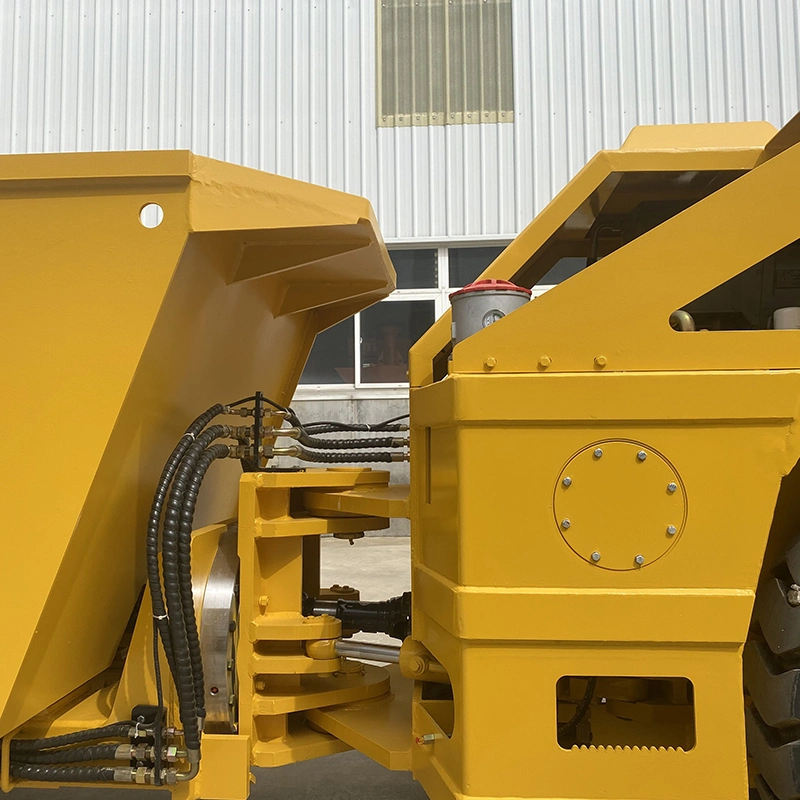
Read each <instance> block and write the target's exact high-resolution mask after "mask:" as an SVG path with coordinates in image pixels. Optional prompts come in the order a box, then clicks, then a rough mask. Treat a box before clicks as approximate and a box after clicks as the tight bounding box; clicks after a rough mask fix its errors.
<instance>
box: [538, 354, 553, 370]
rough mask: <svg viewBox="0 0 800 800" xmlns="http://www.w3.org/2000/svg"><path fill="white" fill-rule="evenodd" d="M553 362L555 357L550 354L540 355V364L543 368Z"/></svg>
mask: <svg viewBox="0 0 800 800" xmlns="http://www.w3.org/2000/svg"><path fill="white" fill-rule="evenodd" d="M552 363H553V359H552V358H550V356H539V366H540V367H541V368H542V369H547V368H548V367H549V366H550V365H551V364H552Z"/></svg>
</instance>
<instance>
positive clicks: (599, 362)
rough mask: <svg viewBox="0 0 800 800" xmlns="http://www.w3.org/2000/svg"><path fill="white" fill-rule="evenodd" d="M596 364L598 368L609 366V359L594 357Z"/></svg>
mask: <svg viewBox="0 0 800 800" xmlns="http://www.w3.org/2000/svg"><path fill="white" fill-rule="evenodd" d="M594 363H595V366H598V367H601V368H602V367H604V366H605V365H606V364H608V359H607V358H606V357H605V356H595V357H594Z"/></svg>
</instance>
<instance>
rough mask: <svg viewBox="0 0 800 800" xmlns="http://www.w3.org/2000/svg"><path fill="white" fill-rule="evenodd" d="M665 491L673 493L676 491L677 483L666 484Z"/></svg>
mask: <svg viewBox="0 0 800 800" xmlns="http://www.w3.org/2000/svg"><path fill="white" fill-rule="evenodd" d="M667 491H668V492H669V493H670V494H672V493H673V492H677V491H678V484H677V483H668V484H667Z"/></svg>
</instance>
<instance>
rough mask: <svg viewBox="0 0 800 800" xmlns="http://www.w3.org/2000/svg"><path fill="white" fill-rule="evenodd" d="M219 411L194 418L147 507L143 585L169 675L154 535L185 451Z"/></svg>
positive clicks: (169, 653) (172, 661)
mask: <svg viewBox="0 0 800 800" xmlns="http://www.w3.org/2000/svg"><path fill="white" fill-rule="evenodd" d="M223 410H224V406H222V405H220V404H217V405H214V406H211V408H209V409H208V410H207V411H205V412H204V413H202V414H201V415H200V416H199V417H197V419H196V420H195V421H194V422H193V423H192V424H191V425H190V426H189V427H188V428H187V429H186V433H184V434H183V436H182V437H181V440H180V441H179V442H178V444H177V445H176V447H175V449H174V450H173V451H172V453H171V454H170V457H169V458H168V459H167V463H166V464H165V465H164V469H163V471H162V473H161V477H160V478H159V481H158V486H157V487H156V493H155V496H154V497H153V503H152V505H151V506H150V518H149V521H148V526H147V546H146V551H147V583H148V586H149V588H150V599H151V602H152V605H153V623H154V625H155V627H156V628H157V630H158V633H159V634H160V636H161V642H162V644H163V646H164V653H165V654H166V657H167V664H168V665H169V668H170V672H173V673H174V672H175V657H174V655H173V652H172V638H171V636H170V629H169V620H168V619H167V610H166V607H165V606H164V597H163V595H162V593H161V576H160V570H159V563H158V534H159V530H160V528H161V515H162V512H163V508H164V500H165V498H166V496H167V492H168V491H169V485H170V483H171V482H172V478H173V477H174V475H175V472H176V471H177V469H178V466H179V465H180V463H181V461H182V460H183V457H184V455H185V454H186V451H187V450H188V449H189V448H190V447H191V445H192V443H193V442H194V441H195V439H196V438H197V436H198V435H199V434H200V432H201V431H202V430H203V428H205V426H206V425H208V423H209V422H211V420H212V419H214V417H216V416H218V415H219V414H221V413H222V412H223ZM154 658H155V659H156V660H157V659H158V650H157V648H156V650H155V652H154Z"/></svg>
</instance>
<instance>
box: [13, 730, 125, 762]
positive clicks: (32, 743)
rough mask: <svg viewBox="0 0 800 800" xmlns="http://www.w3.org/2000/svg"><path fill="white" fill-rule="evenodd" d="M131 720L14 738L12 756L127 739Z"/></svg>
mask: <svg viewBox="0 0 800 800" xmlns="http://www.w3.org/2000/svg"><path fill="white" fill-rule="evenodd" d="M133 725H134V723H133V722H130V721H125V722H116V723H114V724H113V725H104V726H103V727H102V728H89V729H88V730H85V731H75V733H65V734H62V735H61V736H49V737H47V738H45V739H12V740H11V756H12V758H13V757H14V756H16V755H17V754H18V753H31V752H35V751H37V750H49V749H51V748H54V747H67V746H68V745H71V744H79V743H80V742H95V741H98V740H100V739H127V738H129V736H130V732H131V727H133Z"/></svg>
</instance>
